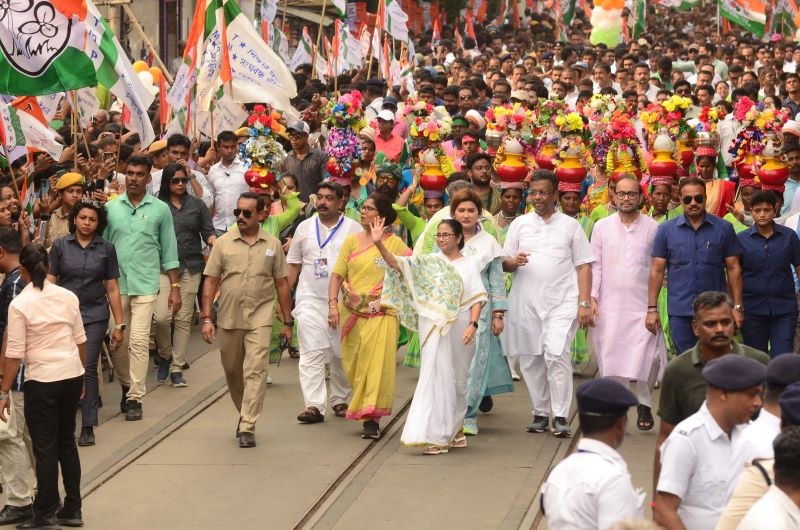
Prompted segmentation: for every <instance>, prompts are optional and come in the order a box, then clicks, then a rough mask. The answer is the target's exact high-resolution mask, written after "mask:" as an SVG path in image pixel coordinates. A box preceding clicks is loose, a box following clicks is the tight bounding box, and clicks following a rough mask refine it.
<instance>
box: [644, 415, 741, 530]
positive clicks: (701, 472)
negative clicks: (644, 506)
mask: <svg viewBox="0 0 800 530" xmlns="http://www.w3.org/2000/svg"><path fill="white" fill-rule="evenodd" d="M743 430H744V426H743V425H737V426H736V427H734V428H733V431H732V432H731V438H730V439H728V436H727V435H726V434H725V432H724V431H723V430H722V429H721V428H720V426H719V425H718V424H717V422H716V420H715V419H714V418H713V416H711V413H710V412H709V411H708V407H707V406H706V402H705V401H704V402H703V405H702V406H701V407H700V410H699V411H697V412H696V413H694V414H692V415H691V416H689V417H688V418H686V419H685V420H683V421H682V422H680V423H679V424H678V425H676V426H675V429H674V430H673V431H672V433H671V434H670V435H669V437H668V438H667V440H666V441H665V442H664V444H663V445H662V446H661V476H660V477H659V479H658V487H657V488H656V489H657V490H658V491H663V492H664V493H671V494H673V495H676V496H678V497H680V499H681V505H680V507H679V508H678V516H680V518H681V521H683V525H684V526H685V527H686V528H687V529H691V530H713V529H714V527H715V526H716V524H717V520H718V519H719V517H720V515H722V511H723V510H724V509H725V505H726V504H727V503H728V500H729V499H730V497H731V494H732V493H733V490H734V488H735V487H736V484H737V482H738V480H739V476H740V475H741V473H742V470H743V469H744V464H745V462H746V461H747V460H746V458H745V457H744V451H743V447H742V446H743V443H742V442H743V441H744V440H743V438H742V431H743Z"/></svg>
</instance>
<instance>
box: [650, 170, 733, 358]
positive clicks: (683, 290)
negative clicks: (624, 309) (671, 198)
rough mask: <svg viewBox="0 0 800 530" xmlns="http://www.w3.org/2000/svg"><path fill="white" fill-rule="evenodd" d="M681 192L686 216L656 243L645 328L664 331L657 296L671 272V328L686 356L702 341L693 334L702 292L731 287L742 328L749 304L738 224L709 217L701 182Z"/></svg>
mask: <svg viewBox="0 0 800 530" xmlns="http://www.w3.org/2000/svg"><path fill="white" fill-rule="evenodd" d="M679 191H680V195H681V202H682V203H683V215H682V216H680V217H676V218H674V219H671V220H669V221H667V222H665V223H663V224H662V225H661V226H659V227H658V232H657V233H656V238H655V241H654V243H653V250H652V252H651V256H652V262H651V265H650V281H649V287H648V302H647V306H648V307H647V318H646V319H645V326H646V327H647V329H648V330H650V332H651V333H653V334H657V333H658V331H659V327H660V323H659V322H660V320H659V316H658V293H659V291H661V285H662V283H663V280H664V275H665V273H666V272H667V271H669V291H668V293H667V296H668V297H667V306H668V311H669V326H670V331H671V332H672V339H673V340H674V342H675V348H676V349H677V351H679V352H684V351H686V350H688V349H689V348H691V347H692V346H694V344H695V343H696V342H697V339H696V338H695V335H694V332H693V331H692V300H694V298H695V297H696V296H697V295H698V294H700V293H702V292H704V291H723V292H724V291H727V290H728V287H730V292H731V296H732V297H733V303H734V321H735V323H736V326H737V327H741V326H742V323H743V322H744V306H743V305H742V269H741V266H740V263H739V257H740V256H741V254H742V245H741V243H740V242H739V239H738V238H737V237H736V233H735V232H734V230H733V226H732V225H731V224H730V223H728V222H726V221H724V220H722V219H720V218H719V217H717V216H715V215H712V214H710V213H706V209H705V203H706V188H705V183H704V182H703V181H702V180H701V179H699V178H694V177H691V178H687V179H684V180H683V181H682V182H681V184H680V190H679ZM726 275H727V286H726V280H725V278H726Z"/></svg>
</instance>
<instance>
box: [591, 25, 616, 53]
mask: <svg viewBox="0 0 800 530" xmlns="http://www.w3.org/2000/svg"><path fill="white" fill-rule="evenodd" d="M589 42H590V43H591V44H592V45H593V46H596V45H598V44H600V43H603V44H605V45H606V46H608V47H609V48H613V47H615V46H616V45H617V44H619V42H620V33H619V30H618V29H612V30H609V31H598V30H597V28H595V29H593V30H592V33H591V35H589Z"/></svg>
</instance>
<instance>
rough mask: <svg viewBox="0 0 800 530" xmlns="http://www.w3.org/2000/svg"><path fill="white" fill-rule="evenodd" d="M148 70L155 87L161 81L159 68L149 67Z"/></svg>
mask: <svg viewBox="0 0 800 530" xmlns="http://www.w3.org/2000/svg"><path fill="white" fill-rule="evenodd" d="M149 70H150V73H151V74H152V75H153V84H154V85H157V84H158V83H159V82H160V81H161V68H159V67H158V66H151V67H150V68H149Z"/></svg>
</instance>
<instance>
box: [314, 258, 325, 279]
mask: <svg viewBox="0 0 800 530" xmlns="http://www.w3.org/2000/svg"><path fill="white" fill-rule="evenodd" d="M327 277H328V258H319V259H315V260H314V278H316V279H318V280H319V279H320V278H327Z"/></svg>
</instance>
